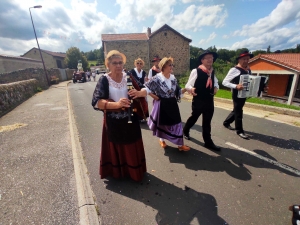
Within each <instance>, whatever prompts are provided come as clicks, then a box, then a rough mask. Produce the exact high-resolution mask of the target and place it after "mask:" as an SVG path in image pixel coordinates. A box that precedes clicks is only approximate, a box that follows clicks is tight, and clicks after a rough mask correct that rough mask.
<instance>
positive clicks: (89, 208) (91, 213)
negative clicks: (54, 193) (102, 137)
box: [66, 82, 101, 225]
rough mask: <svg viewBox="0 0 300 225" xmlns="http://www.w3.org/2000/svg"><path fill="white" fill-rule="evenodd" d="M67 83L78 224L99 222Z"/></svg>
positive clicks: (94, 224)
mask: <svg viewBox="0 0 300 225" xmlns="http://www.w3.org/2000/svg"><path fill="white" fill-rule="evenodd" d="M69 83H70V82H68V83H67V84H66V88H67V101H68V111H69V127H70V136H71V144H72V154H73V163H74V172H75V179H76V190H77V197H78V207H79V219H80V224H81V225H96V224H101V222H100V221H101V220H100V217H99V216H98V213H97V210H96V207H97V204H96V202H95V200H94V198H95V197H94V196H95V195H94V193H93V191H92V188H91V185H90V180H89V177H88V175H87V174H88V170H87V167H86V164H85V162H84V158H83V154H82V148H81V145H80V141H79V137H78V130H77V126H76V123H75V118H74V113H73V109H72V104H71V101H70V97H69V89H68V84H69Z"/></svg>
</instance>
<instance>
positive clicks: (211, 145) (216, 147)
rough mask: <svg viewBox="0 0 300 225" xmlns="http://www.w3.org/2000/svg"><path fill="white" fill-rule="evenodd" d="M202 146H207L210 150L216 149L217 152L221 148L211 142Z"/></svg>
mask: <svg viewBox="0 0 300 225" xmlns="http://www.w3.org/2000/svg"><path fill="white" fill-rule="evenodd" d="M204 147H205V148H208V149H210V150H213V151H217V152H219V151H221V148H220V147H218V146H216V145H215V144H214V143H211V144H206V143H205V144H204Z"/></svg>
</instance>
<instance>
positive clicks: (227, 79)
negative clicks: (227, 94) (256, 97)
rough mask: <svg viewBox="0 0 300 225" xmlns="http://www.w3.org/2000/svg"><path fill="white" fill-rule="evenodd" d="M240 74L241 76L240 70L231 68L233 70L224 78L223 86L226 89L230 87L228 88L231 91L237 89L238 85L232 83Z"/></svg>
mask: <svg viewBox="0 0 300 225" xmlns="http://www.w3.org/2000/svg"><path fill="white" fill-rule="evenodd" d="M240 74H241V71H240V70H238V69H237V68H235V67H233V68H231V69H230V70H229V71H228V73H227V75H226V77H225V78H224V80H223V82H222V84H223V85H224V86H225V87H228V88H231V89H236V86H237V84H233V83H231V81H232V80H233V79H234V78H235V77H237V76H239V75H240Z"/></svg>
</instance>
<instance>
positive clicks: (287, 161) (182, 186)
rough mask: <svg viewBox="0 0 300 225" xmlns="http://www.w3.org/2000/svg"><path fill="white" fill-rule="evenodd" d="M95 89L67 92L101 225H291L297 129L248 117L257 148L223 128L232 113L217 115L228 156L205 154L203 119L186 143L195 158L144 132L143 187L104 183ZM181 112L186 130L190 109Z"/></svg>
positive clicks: (299, 154) (299, 182)
mask: <svg viewBox="0 0 300 225" xmlns="http://www.w3.org/2000/svg"><path fill="white" fill-rule="evenodd" d="M95 84H96V82H87V83H76V84H73V83H70V84H69V85H68V90H69V95H70V99H71V104H72V109H73V113H74V115H75V120H76V126H77V129H78V133H79V138H80V141H81V145H82V149H83V154H84V158H85V161H86V165H87V169H88V174H89V178H90V181H91V185H92V190H93V192H94V194H95V197H96V202H97V205H98V209H99V213H100V217H101V222H102V224H131V225H132V224H145V225H148V224H201V225H203V224H207V225H217V224H231V225H249V224H255V225H257V224H259V225H269V224H276V225H281V224H282V225H286V224H291V222H290V220H291V216H292V213H291V212H290V211H288V207H289V206H290V205H293V204H299V203H300V191H299V186H300V179H299V176H300V163H299V162H300V140H299V132H300V128H299V127H296V126H291V125H287V124H284V123H279V122H275V121H270V120H267V119H266V118H259V117H254V116H250V115H247V112H245V115H244V120H243V121H244V128H245V130H246V133H247V134H249V135H250V137H251V140H244V139H242V138H240V137H238V136H237V135H236V134H235V132H233V131H229V130H227V129H225V128H224V127H223V126H222V121H223V120H224V118H225V117H226V116H227V114H228V113H229V111H228V110H226V109H223V108H218V107H216V108H215V113H214V117H213V120H212V138H213V140H214V142H215V144H216V145H218V146H221V147H222V151H221V152H213V151H210V150H208V149H206V148H204V147H203V145H204V143H203V139H202V134H201V119H202V118H201V117H200V119H199V120H198V122H197V124H196V125H195V126H194V127H193V129H192V130H191V133H190V135H191V140H190V141H186V142H185V144H186V145H188V146H190V147H191V150H190V151H189V152H179V151H178V149H177V148H176V146H175V145H173V144H171V143H170V142H167V144H168V145H170V146H168V147H167V148H166V149H165V150H164V149H162V148H161V147H160V146H159V143H158V138H156V137H153V136H152V133H151V131H150V130H149V128H148V126H147V124H141V128H142V135H143V141H144V147H145V153H146V163H147V171H148V173H147V174H145V178H144V180H143V181H142V182H139V183H136V182H134V181H131V180H130V179H124V180H115V179H103V180H100V177H99V158H100V145H101V132H102V120H103V113H102V112H98V111H95V110H94V109H93V108H92V106H91V99H92V93H93V91H94V88H95ZM149 102H151V101H149ZM216 105H218V104H216ZM149 107H150V109H151V104H150V105H149ZM179 107H180V112H181V117H182V121H183V123H185V121H186V120H187V118H188V116H189V115H190V113H191V102H190V101H187V100H182V102H181V103H179ZM282 116H283V117H284V115H282Z"/></svg>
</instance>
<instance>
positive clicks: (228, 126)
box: [223, 124, 235, 130]
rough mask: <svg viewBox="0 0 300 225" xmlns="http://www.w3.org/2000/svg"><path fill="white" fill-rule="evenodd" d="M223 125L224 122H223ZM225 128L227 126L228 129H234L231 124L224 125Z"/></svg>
mask: <svg viewBox="0 0 300 225" xmlns="http://www.w3.org/2000/svg"><path fill="white" fill-rule="evenodd" d="M223 125H224V124H223ZM224 127H225V128H227V129H228V130H235V128H233V127H232V126H230V125H224Z"/></svg>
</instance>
